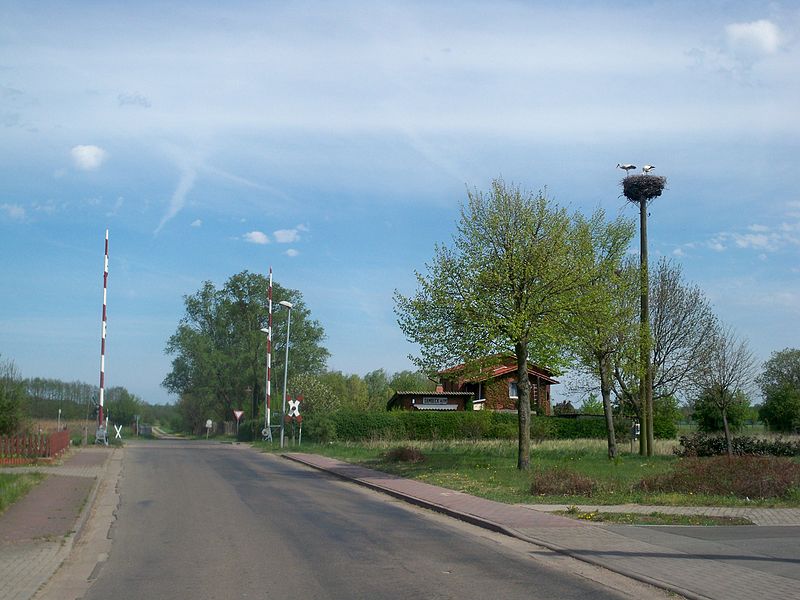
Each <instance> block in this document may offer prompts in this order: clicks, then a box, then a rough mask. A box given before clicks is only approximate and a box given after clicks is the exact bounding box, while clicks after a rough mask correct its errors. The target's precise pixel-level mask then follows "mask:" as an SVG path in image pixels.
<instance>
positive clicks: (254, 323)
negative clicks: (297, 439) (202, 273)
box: [163, 271, 329, 428]
mask: <svg viewBox="0 0 800 600" xmlns="http://www.w3.org/2000/svg"><path fill="white" fill-rule="evenodd" d="M267 290H268V280H267V278H266V277H264V276H263V275H260V274H257V273H250V272H248V271H243V272H241V273H237V274H236V275H233V276H232V277H230V278H229V279H228V280H227V281H226V282H225V284H224V285H223V286H222V287H221V288H217V287H216V286H215V285H214V284H213V283H212V282H210V281H206V282H205V283H204V284H203V286H202V287H201V288H200V289H199V290H198V291H197V292H195V293H194V294H192V295H189V296H185V298H184V305H185V315H184V317H183V318H182V319H181V321H180V323H179V324H178V328H177V330H176V332H175V333H174V334H173V335H172V336H171V337H170V338H169V341H168V342H167V347H166V352H167V354H171V355H173V356H174V358H173V361H172V370H171V371H170V373H169V374H168V375H167V376H166V378H165V379H164V382H163V386H164V387H165V388H166V389H167V390H169V391H170V392H172V393H174V394H177V395H178V396H180V407H181V411H182V413H183V415H184V419H186V420H187V421H188V422H189V423H190V424H192V425H193V426H194V428H197V423H199V422H202V421H204V420H205V419H208V418H210V419H214V420H231V418H232V411H233V409H239V408H241V409H243V410H245V413H246V418H249V419H255V418H257V417H258V412H259V406H260V405H261V404H262V403H263V399H264V397H265V381H266V342H267V338H266V335H265V334H264V333H263V332H262V331H261V329H262V328H263V327H266V324H267V313H268V308H267V306H268V302H267ZM273 299H274V304H273V311H274V312H273V345H272V375H273V378H272V399H273V403H272V408H273V410H274V409H275V408H276V407H277V406H280V397H281V393H282V380H283V369H284V356H285V349H286V319H287V310H286V309H284V308H278V307H277V302H279V301H282V300H286V301H289V302H291V303H292V304H293V308H292V310H291V328H290V336H289V337H290V342H289V377H292V376H294V375H298V374H301V373H318V372H322V371H323V370H324V368H325V361H326V360H327V358H328V355H329V353H328V351H327V350H326V349H325V348H324V347H323V346H322V342H323V340H324V338H325V334H324V331H323V329H322V326H321V325H320V324H319V322H317V321H315V320H313V319H312V318H311V313H310V311H309V309H308V308H307V307H306V305H305V302H304V301H303V296H302V294H301V293H300V292H299V291H298V290H293V289H288V288H284V287H283V286H281V285H280V284H279V283H277V282H274V283H273ZM279 378H280V379H279ZM277 381H280V382H281V385H276V382H277ZM276 399H277V400H276Z"/></svg>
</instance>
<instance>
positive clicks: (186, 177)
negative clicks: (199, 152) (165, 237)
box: [155, 164, 197, 233]
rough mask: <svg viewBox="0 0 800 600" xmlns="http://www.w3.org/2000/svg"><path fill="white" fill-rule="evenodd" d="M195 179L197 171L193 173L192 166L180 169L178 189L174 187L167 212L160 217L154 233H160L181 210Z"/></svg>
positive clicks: (186, 165) (187, 165)
mask: <svg viewBox="0 0 800 600" xmlns="http://www.w3.org/2000/svg"><path fill="white" fill-rule="evenodd" d="M195 179H197V171H195V169H194V167H193V166H191V165H189V164H185V165H184V166H183V168H182V172H181V178H180V179H179V180H178V187H176V188H175V191H174V192H173V193H172V198H170V201H169V207H168V208H167V212H166V214H165V215H164V216H163V217H161V222H160V223H159V224H158V227H156V230H155V233H158V232H159V231H161V229H162V228H163V227H164V225H166V223H167V221H169V220H170V219H171V218H172V217H174V216H175V215H177V214H178V213H179V212H180V210H181V209H182V208H183V205H184V204H186V196H187V194H188V193H189V192H190V191H191V190H192V188H193V187H194V182H195Z"/></svg>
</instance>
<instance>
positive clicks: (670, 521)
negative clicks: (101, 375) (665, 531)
mask: <svg viewBox="0 0 800 600" xmlns="http://www.w3.org/2000/svg"><path fill="white" fill-rule="evenodd" d="M555 514H558V515H564V516H565V517H571V518H573V519H578V520H580V521H592V522H594V523H617V524H620V525H682V526H698V525H699V526H703V527H710V526H718V525H752V524H753V523H752V522H751V521H749V520H748V519H745V518H742V517H714V516H706V515H672V514H666V513H661V512H651V513H647V514H642V513H612V512H602V511H591V512H581V511H579V510H577V509H575V510H569V509H568V510H565V511H558V512H556V513H555Z"/></svg>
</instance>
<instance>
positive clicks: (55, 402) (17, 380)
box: [0, 360, 175, 435]
mask: <svg viewBox="0 0 800 600" xmlns="http://www.w3.org/2000/svg"><path fill="white" fill-rule="evenodd" d="M98 393H99V388H98V386H95V385H91V384H89V383H85V382H82V381H62V380H60V379H52V378H43V377H33V378H23V377H21V376H20V374H19V372H18V370H17V368H16V366H15V365H14V362H13V361H11V360H0V434H3V435H6V434H12V433H17V432H20V431H24V430H25V429H26V428H27V427H29V426H30V421H31V420H32V419H49V420H56V419H57V418H58V411H59V409H60V410H61V419H62V420H63V421H76V420H83V419H86V418H87V416H88V418H89V419H90V420H91V419H95V418H97V402H98V400H97V398H98ZM103 404H104V412H105V413H106V414H107V415H109V419H110V420H111V421H112V422H114V423H119V424H125V425H128V424H131V423H133V422H134V420H135V418H136V415H139V419H140V423H157V422H161V423H167V422H168V421H170V420H171V419H172V418H173V413H174V411H175V409H174V407H173V406H171V405H153V404H148V403H147V402H145V401H143V400H142V399H141V398H140V397H139V396H137V395H136V394H132V393H130V392H129V391H128V390H127V389H125V388H124V387H121V386H116V387H111V388H108V389H106V390H105V394H104V401H103Z"/></svg>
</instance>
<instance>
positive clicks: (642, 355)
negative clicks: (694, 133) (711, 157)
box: [622, 165, 667, 456]
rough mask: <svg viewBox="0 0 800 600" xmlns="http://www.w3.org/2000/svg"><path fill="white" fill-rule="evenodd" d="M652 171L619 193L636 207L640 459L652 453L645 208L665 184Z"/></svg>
mask: <svg viewBox="0 0 800 600" xmlns="http://www.w3.org/2000/svg"><path fill="white" fill-rule="evenodd" d="M626 166H628V165H626ZM630 166H632V165H630ZM622 168H625V167H622ZM653 168H654V167H652V166H650V165H646V166H645V168H644V169H643V171H644V172H643V174H642V175H627V176H626V177H625V178H624V179H623V180H622V189H623V193H624V194H625V198H627V199H628V201H629V202H632V203H634V204H638V205H639V258H640V260H639V262H640V265H639V287H640V289H639V296H640V298H639V299H640V312H639V335H640V338H639V360H640V365H639V405H640V411H641V417H642V419H641V435H640V437H639V454H641V455H642V456H645V455H646V456H652V455H653V450H654V436H653V361H652V359H651V356H650V354H651V349H652V332H651V331H650V277H649V262H648V256H647V254H648V253H647V206H648V203H649V202H650V201H652V200H653V199H654V198H658V197H659V196H660V195H661V193H662V192H663V191H664V186H666V184H667V178H666V177H659V176H657V175H650V174H649V172H650V171H651V170H652V169H653ZM626 172H627V169H626Z"/></svg>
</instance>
